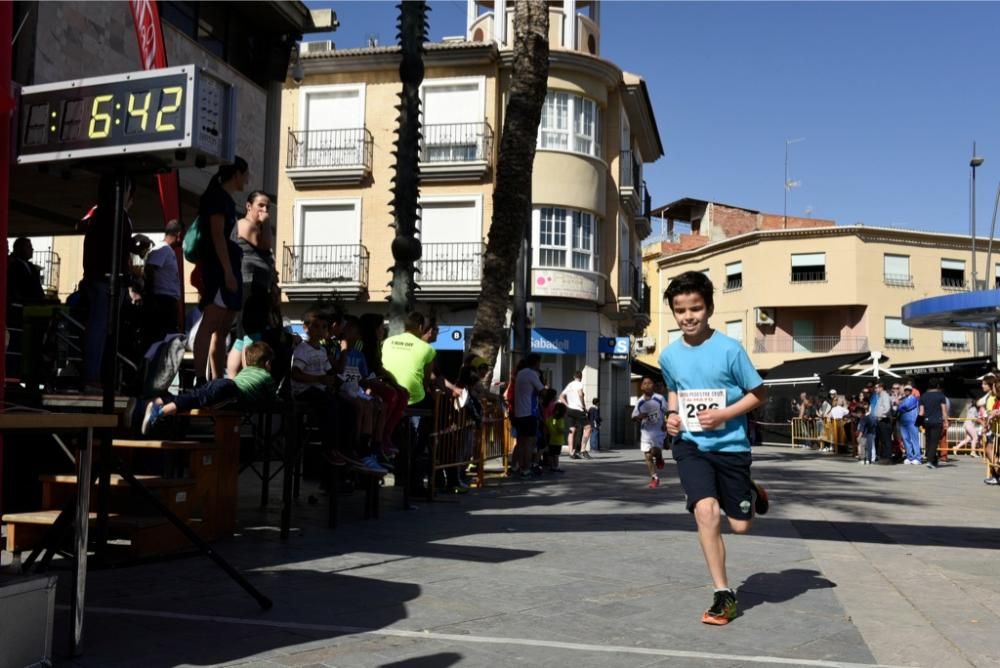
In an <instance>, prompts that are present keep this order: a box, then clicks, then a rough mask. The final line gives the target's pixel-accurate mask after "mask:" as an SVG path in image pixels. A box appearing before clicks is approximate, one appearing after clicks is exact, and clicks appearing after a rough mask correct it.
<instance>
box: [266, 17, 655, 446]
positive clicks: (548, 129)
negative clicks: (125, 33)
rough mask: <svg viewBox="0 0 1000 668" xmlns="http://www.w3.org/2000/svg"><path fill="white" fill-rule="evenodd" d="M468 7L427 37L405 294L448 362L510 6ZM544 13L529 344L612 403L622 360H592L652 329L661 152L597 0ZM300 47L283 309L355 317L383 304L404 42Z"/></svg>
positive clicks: (473, 257)
mask: <svg viewBox="0 0 1000 668" xmlns="http://www.w3.org/2000/svg"><path fill="white" fill-rule="evenodd" d="M467 10H468V11H467V16H468V22H467V31H466V34H465V35H464V36H459V37H455V38H447V39H445V40H443V41H442V42H439V43H431V44H427V45H426V54H425V58H424V60H425V76H424V81H423V85H422V91H421V95H422V100H423V104H422V113H423V118H422V122H423V137H424V140H423V141H424V145H423V147H422V153H421V165H420V171H421V193H420V196H421V199H420V204H421V207H422V219H421V223H420V236H421V241H422V245H423V256H422V258H421V260H420V263H419V269H420V273H419V275H418V276H417V282H418V284H419V290H418V293H417V300H418V302H419V305H420V308H422V309H423V310H424V311H428V312H432V313H434V314H435V315H436V316H437V318H438V321H439V322H440V323H441V324H442V325H443V326H444V327H443V328H442V333H441V337H440V338H439V340H438V342H437V343H436V344H435V345H436V346H437V347H438V348H439V350H440V351H441V359H442V360H443V361H445V362H446V363H448V364H454V360H455V359H457V358H460V357H461V354H462V352H463V351H464V349H465V342H464V338H465V333H466V330H467V329H468V328H471V326H472V324H473V322H474V319H475V308H476V301H477V298H478V295H479V290H480V287H479V286H480V283H481V280H482V262H481V257H482V253H483V251H484V248H485V239H486V236H487V234H488V232H489V225H490V221H491V218H492V214H493V210H492V206H493V205H492V192H493V187H494V184H495V181H494V179H495V166H496V161H497V153H498V146H499V133H500V130H501V128H502V127H503V113H504V109H505V106H506V91H507V88H508V80H509V78H510V75H511V66H512V50H511V47H512V44H513V34H514V31H513V3H512V2H498V3H494V2H476V1H475V0H470V1H469V2H468V3H467ZM549 19H550V46H551V56H550V71H549V84H548V85H549V92H548V96H547V98H546V101H545V107H544V110H543V115H542V122H541V127H540V129H539V136H538V148H537V154H536V158H535V164H534V177H533V182H532V195H533V200H534V210H533V213H532V229H531V249H532V250H531V281H530V282H531V289H530V295H529V300H530V302H531V304H532V309H531V310H532V313H533V314H534V317H533V323H532V325H533V326H532V332H531V345H532V350H533V351H535V352H539V353H542V354H543V358H544V362H543V367H544V369H545V371H546V373H547V375H548V377H549V379H550V382H551V384H552V385H553V386H555V387H561V386H562V385H563V384H564V383H566V382H568V380H569V379H571V378H572V374H573V372H574V371H575V370H583V372H584V384H585V385H586V392H587V395H588V397H593V396H597V395H598V394H599V395H601V396H602V397H603V398H604V399H605V401H606V402H607V404H611V402H617V403H618V404H620V405H625V404H627V400H626V398H625V397H626V395H627V393H628V378H629V370H628V368H627V361H612V360H610V359H608V360H602V359H601V357H602V356H601V354H600V352H599V349H598V347H599V340H600V339H601V337H624V336H628V335H629V334H631V333H634V332H636V331H642V328H643V327H644V326H645V324H646V323H647V322H648V316H647V315H646V314H645V313H643V312H642V304H643V292H642V289H643V288H642V274H641V259H640V258H641V256H640V244H641V240H642V239H643V238H645V237H646V236H647V235H648V234H649V232H650V219H649V208H650V197H649V194H648V192H647V190H646V188H645V183H644V181H643V165H644V164H646V163H648V162H652V161H654V160H656V159H657V158H659V157H660V156H661V155H662V153H663V148H662V144H661V142H660V137H659V132H658V130H657V127H656V121H655V117H654V115H653V111H652V106H651V104H650V99H649V95H648V92H647V90H646V86H645V84H644V82H643V80H642V79H641V78H640V77H638V76H636V75H633V74H630V73H628V72H623V71H622V70H621V69H620V68H619V67H617V66H616V65H615V64H614V63H612V62H610V61H608V60H605V59H604V58H602V57H601V54H600V5H599V3H598V2H576V1H574V0H566V1H560V2H550V3H549ZM300 54H301V55H300V64H301V73H302V76H301V77H296V78H295V79H290V80H289V81H287V82H286V87H285V90H284V93H283V97H282V119H283V125H284V126H286V127H287V128H288V131H287V133H285V134H284V136H283V138H282V146H281V151H282V155H283V156H284V162H283V169H282V172H281V175H280V178H279V187H278V202H279V209H280V211H281V215H279V220H280V221H281V222H280V223H279V227H278V230H277V232H278V234H277V237H278V246H279V249H278V258H277V259H278V264H279V272H280V276H281V287H282V290H283V293H284V295H285V297H286V299H287V300H288V302H289V304H288V308H287V309H286V312H287V314H288V315H289V316H291V317H296V316H297V315H298V314H301V312H302V310H303V309H304V308H306V306H307V305H308V304H309V303H311V302H312V301H313V300H315V299H317V298H334V299H337V300H339V301H341V302H342V303H343V305H344V308H345V309H346V310H347V311H348V312H350V313H355V314H360V313H366V312H374V313H383V314H384V313H385V312H386V311H387V298H388V294H389V290H388V282H389V274H388V270H389V268H390V267H391V265H392V255H391V252H390V244H391V241H392V238H393V235H394V230H393V229H392V228H390V227H389V223H390V222H391V221H392V216H391V213H390V206H389V201H390V199H391V194H390V188H391V185H392V177H393V168H394V164H395V159H394V156H393V155H392V150H393V141H394V139H395V135H394V130H395V129H396V119H397V111H396V109H395V106H396V104H397V102H398V99H397V95H398V93H399V91H400V89H401V85H400V83H399V80H398V66H399V49H398V47H396V46H377V45H373V46H370V47H367V48H360V49H336V48H335V47H334V45H333V44H331V43H329V42H326V43H323V42H312V43H305V44H303V45H302V49H301V51H300ZM608 399H610V400H611V401H608ZM613 429H614V427H613V428H612V431H613ZM617 429H618V431H622V430H623V429H624V421H623V420H619V421H618V424H617ZM609 436H610V434H609Z"/></svg>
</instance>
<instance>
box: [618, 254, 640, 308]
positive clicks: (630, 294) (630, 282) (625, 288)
mask: <svg viewBox="0 0 1000 668" xmlns="http://www.w3.org/2000/svg"><path fill="white" fill-rule="evenodd" d="M644 286H645V283H644V282H643V280H642V271H641V270H640V268H639V266H638V265H636V264H635V263H634V262H629V263H628V264H627V265H625V266H623V267H622V268H621V273H620V274H619V277H618V309H619V310H620V311H624V312H627V313H629V314H636V313H639V311H640V310H641V308H642V300H643V287H644Z"/></svg>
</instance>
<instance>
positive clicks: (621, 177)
mask: <svg viewBox="0 0 1000 668" xmlns="http://www.w3.org/2000/svg"><path fill="white" fill-rule="evenodd" d="M641 185H642V165H640V164H639V162H638V161H637V160H636V159H635V156H634V155H633V153H632V151H622V152H621V158H620V159H619V161H618V187H619V188H634V189H638V188H639V187H640V186H641Z"/></svg>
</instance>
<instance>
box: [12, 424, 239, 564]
mask: <svg viewBox="0 0 1000 668" xmlns="http://www.w3.org/2000/svg"><path fill="white" fill-rule="evenodd" d="M112 445H113V447H114V448H115V450H116V454H118V455H119V456H121V457H122V459H123V460H124V461H125V462H126V463H128V465H129V466H130V467H131V468H132V470H134V471H139V470H142V471H151V470H155V471H157V473H142V474H139V473H137V474H136V478H137V479H138V480H139V482H140V483H141V484H142V485H143V487H145V488H146V489H147V490H149V491H150V492H151V493H152V494H153V495H154V496H155V497H156V498H157V499H158V500H159V501H160V502H161V503H162V504H163V505H164V506H166V507H167V508H168V509H169V510H170V511H171V512H173V513H174V514H175V515H176V516H177V517H178V518H180V519H181V520H182V521H184V522H185V523H187V525H188V526H189V527H191V528H192V529H193V530H194V531H195V532H196V533H197V534H198V535H199V536H200V537H202V538H203V539H205V540H212V539H215V538H218V537H220V536H222V535H225V534H228V533H229V532H230V531H231V530H232V525H233V508H232V504H233V503H235V499H228V500H226V501H225V502H224V501H223V500H222V499H221V498H220V494H219V490H220V489H226V487H225V486H224V485H223V483H224V482H225V481H224V480H223V479H222V469H223V466H222V465H221V464H222V462H223V460H224V459H225V456H224V455H223V451H222V449H221V448H220V447H219V446H218V444H217V443H215V442H200V441H175V440H163V441H157V440H133V439H114V441H113V442H112ZM39 480H40V482H41V485H42V509H41V510H38V511H34V512H24V513H7V514H5V515H3V516H2V517H0V521H3V522H5V523H6V524H7V544H6V549H7V550H8V551H11V552H15V551H18V552H19V551H23V550H30V549H33V548H34V547H36V546H37V545H39V544H40V542H41V541H42V540H43V539H44V537H45V535H46V534H47V532H48V531H49V529H50V527H51V526H52V525H53V524H54V523H55V521H56V518H57V517H58V516H59V513H60V511H61V510H62V509H63V508H66V507H70V506H71V504H72V503H73V499H74V498H75V494H76V492H75V489H76V484H77V478H76V476H75V475H61V474H53V475H42V476H40V477H39ZM110 482H111V484H110V485H109V489H110V491H109V510H110V513H109V518H108V537H109V542H110V544H111V545H112V546H113V547H114V548H115V550H114V552H115V553H117V554H118V555H119V556H120V557H121V558H122V559H140V558H145V557H152V556H158V555H163V554H169V553H173V552H178V551H183V550H188V549H192V545H191V543H190V541H189V540H188V539H187V538H186V537H185V536H184V535H183V534H182V533H181V532H180V530H179V529H177V527H175V526H174V525H172V524H171V523H170V522H169V521H168V520H167V519H166V518H165V517H163V516H161V515H160V514H158V512H157V511H156V510H155V509H154V508H153V507H152V505H151V504H150V503H149V501H148V500H146V499H144V498H143V497H142V495H141V493H140V492H138V491H137V490H135V489H134V488H133V487H132V486H131V485H130V484H129V483H128V481H127V480H125V478H123V477H122V476H120V475H112V476H111V480H110ZM92 484H93V487H92V490H91V498H92V499H97V498H98V495H97V490H98V487H99V483H98V480H96V479H95V480H94V482H93V483H92ZM92 503H94V504H95V505H92V506H91V508H92V509H93V510H96V503H95V502H92ZM96 518H97V513H96V512H91V513H90V523H91V526H92V527H93V525H94V524H95V522H96Z"/></svg>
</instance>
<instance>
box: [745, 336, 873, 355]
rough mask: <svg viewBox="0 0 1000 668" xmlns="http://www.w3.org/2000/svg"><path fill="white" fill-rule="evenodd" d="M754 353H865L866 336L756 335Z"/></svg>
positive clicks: (866, 347)
mask: <svg viewBox="0 0 1000 668" xmlns="http://www.w3.org/2000/svg"><path fill="white" fill-rule="evenodd" d="M753 351H754V352H755V353H834V352H836V353H865V352H868V337H867V336H758V337H756V338H755V339H754V341H753Z"/></svg>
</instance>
